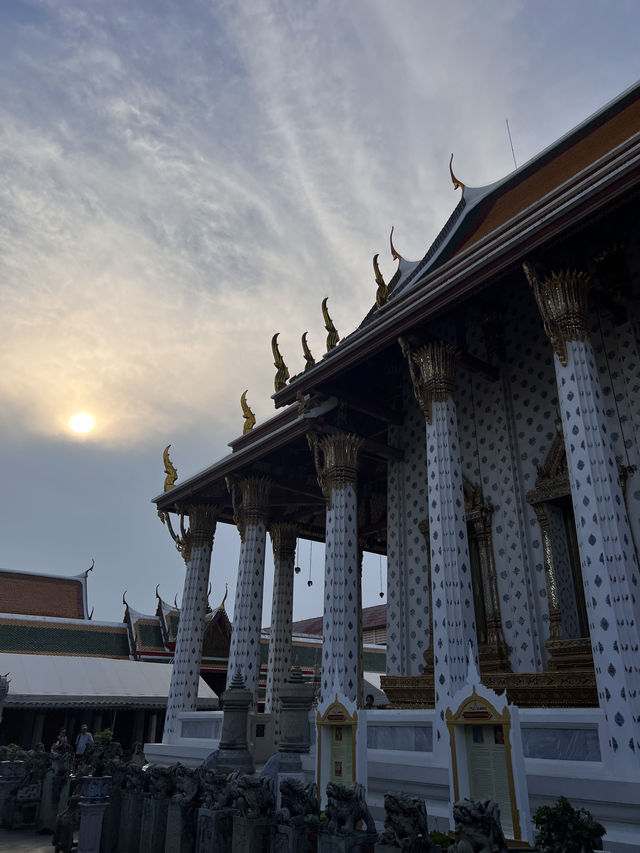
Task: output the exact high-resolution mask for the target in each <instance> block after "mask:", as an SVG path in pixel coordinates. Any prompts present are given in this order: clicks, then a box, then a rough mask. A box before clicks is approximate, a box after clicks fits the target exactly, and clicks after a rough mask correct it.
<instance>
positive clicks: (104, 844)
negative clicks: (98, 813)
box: [100, 784, 122, 853]
mask: <svg viewBox="0 0 640 853" xmlns="http://www.w3.org/2000/svg"><path fill="white" fill-rule="evenodd" d="M121 812H122V788H121V786H120V785H119V784H112V785H111V787H110V789H109V805H108V806H107V810H106V812H105V813H104V818H103V821H102V840H101V842H100V853H118V849H119V848H118V836H119V832H120V814H121Z"/></svg>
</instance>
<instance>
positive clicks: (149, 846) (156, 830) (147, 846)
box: [139, 794, 169, 853]
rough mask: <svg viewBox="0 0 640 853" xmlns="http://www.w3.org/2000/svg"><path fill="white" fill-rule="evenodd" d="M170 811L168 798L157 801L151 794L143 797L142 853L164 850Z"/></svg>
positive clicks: (140, 848) (140, 849)
mask: <svg viewBox="0 0 640 853" xmlns="http://www.w3.org/2000/svg"><path fill="white" fill-rule="evenodd" d="M168 810H169V799H168V798H164V799H162V800H156V799H155V798H154V797H152V796H151V794H143V795H142V824H141V827H140V847H139V851H140V853H158V852H159V851H160V850H164V842H165V836H166V833H167V812H168Z"/></svg>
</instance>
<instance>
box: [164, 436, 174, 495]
mask: <svg viewBox="0 0 640 853" xmlns="http://www.w3.org/2000/svg"><path fill="white" fill-rule="evenodd" d="M170 447H171V445H170V444H167V446H166V447H165V449H164V451H163V453H162V459H163V460H164V473H165V474H166V475H167V476H166V477H165V478H164V491H165V492H168V491H169V489H172V488H173V487H174V485H175V482H176V480H177V479H178V472H177V471H176V469H175V467H174V465H173V462H172V461H171V459H169V448H170Z"/></svg>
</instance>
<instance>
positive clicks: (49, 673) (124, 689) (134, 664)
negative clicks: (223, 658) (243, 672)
mask: <svg viewBox="0 0 640 853" xmlns="http://www.w3.org/2000/svg"><path fill="white" fill-rule="evenodd" d="M2 661H3V666H4V667H5V668H6V669H7V670H9V672H10V677H11V688H10V692H9V695H8V696H7V699H6V707H7V708H11V707H14V708H16V707H17V708H21V707H30V706H31V707H33V706H35V707H38V708H43V707H47V706H51V707H56V708H60V707H73V708H78V707H83V706H84V707H89V708H97V707H109V708H113V707H118V706H124V707H138V708H157V709H159V710H162V709H164V708H165V707H166V704H167V696H168V695H169V684H170V682H171V667H169V666H158V665H157V664H155V663H144V662H141V661H130V660H96V659H95V658H87V657H52V656H49V655H45V654H34V655H24V654H3V655H2ZM198 707H200V708H207V709H215V708H217V707H218V700H217V696H216V694H215V693H214V692H213V690H211V688H210V687H209V686H208V685H207V684H206V683H205V682H204V681H203V679H202V678H201V679H200V682H199V685H198Z"/></svg>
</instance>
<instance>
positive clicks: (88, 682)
mask: <svg viewBox="0 0 640 853" xmlns="http://www.w3.org/2000/svg"><path fill="white" fill-rule="evenodd" d="M90 571H91V569H89V570H87V571H85V572H82V573H81V574H79V575H75V576H64V575H48V574H42V573H39V572H19V571H12V570H9V569H0V659H1V660H2V671H3V673H5V672H7V673H9V677H10V679H11V682H10V692H9V695H8V697H7V699H6V702H5V710H4V716H3V719H2V723H1V724H0V744H8V743H18V744H20V745H21V746H23V747H24V748H30V747H33V746H35V744H37V743H39V742H41V741H42V742H44V744H45V745H46V746H49V745H50V744H51V743H53V742H54V740H55V739H56V737H57V734H58V731H59V730H60V728H61V727H64V728H66V729H67V731H68V732H69V733H70V735H71V736H73V733H74V732H77V731H78V730H79V727H80V725H81V724H82V723H83V722H84V723H86V724H87V725H88V726H89V729H90V730H91V731H92V732H98V731H101V730H102V729H103V728H111V729H112V731H113V732H114V737H115V738H116V739H117V740H119V741H120V742H121V743H122V745H123V746H124V747H125V748H129V747H131V746H132V745H133V744H134V743H136V742H143V741H146V742H148V743H153V742H155V741H156V740H159V739H160V738H161V736H162V729H163V725H164V717H165V709H166V706H167V696H168V693H169V686H170V679H171V668H170V667H156V666H154V664H157V663H163V664H170V663H171V662H172V661H173V656H174V652H175V645H176V635H177V632H178V626H179V624H180V606H179V604H178V602H177V597H176V599H174V602H173V603H169V602H167V601H165V600H164V599H163V598H162V596H161V595H160V594H159V591H158V588H157V587H156V609H155V612H153V613H142V612H140V611H138V610H135V609H134V608H133V607H131V606H130V605H129V603H128V602H127V600H126V594H125V595H123V605H124V616H123V620H122V621H121V622H105V621H100V620H97V619H94V618H93V610H92V609H91V610H90V609H89V604H88V601H89V595H88V586H89V584H88V581H89V572H90ZM225 602H226V594H225V596H224V597H223V599H222V601H221V603H220V605H219V606H218V607H216V608H211V607H209V606H207V609H206V613H205V630H204V638H203V644H202V655H201V661H200V680H199V686H198V700H197V708H198V709H199V710H214V709H216V708H217V707H218V700H217V697H218V695H219V694H220V693H222V691H223V690H224V688H225V683H226V678H227V660H228V657H229V646H230V642H231V632H232V626H231V623H230V621H229V617H228V616H227V612H226V610H225ZM369 611H371V614H370V616H369V615H368V614H369ZM367 618H369V619H370V620H371V621H372V622H375V623H378V622H379V621H380V618H381V616H380V608H379V607H375V608H367V609H365V620H366V619H367ZM317 621H320V622H321V621H322V620H321V619H320V620H307V622H308V623H309V624H307V622H304V623H299V625H298V624H296V623H294V626H293V658H292V660H293V663H295V664H296V665H297V666H299V667H300V669H301V671H302V673H303V674H304V676H305V677H306V678H307V679H308V680H314V679H315V678H316V677H317V674H318V672H319V669H320V656H321V653H322V636H321V635H322V631H321V630H320V631H319V632H318V631H317V629H316V626H315V623H316V622H317ZM365 642H368V640H367V637H366V635H365ZM364 654H365V662H366V667H367V669H368V670H369V671H368V672H367V673H366V675H367V678H368V679H369V680H370V681H371V682H373V684H370V685H369V687H368V689H369V690H370V691H373V692H374V693H375V697H376V701H377V702H380V701H383V702H386V699H385V698H384V694H381V693H378V691H377V690H375V687H379V685H380V676H381V675H383V674H384V671H385V649H384V647H378V648H371V647H367V648H366V650H365V652H364ZM268 656H269V629H268V628H266V629H263V630H262V632H261V637H260V662H261V675H260V685H259V699H258V701H259V706H260V707H261V708H262V707H263V706H264V701H265V692H266V676H267V660H268ZM133 662H135V664H134V665H131V664H132V663H133Z"/></svg>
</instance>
